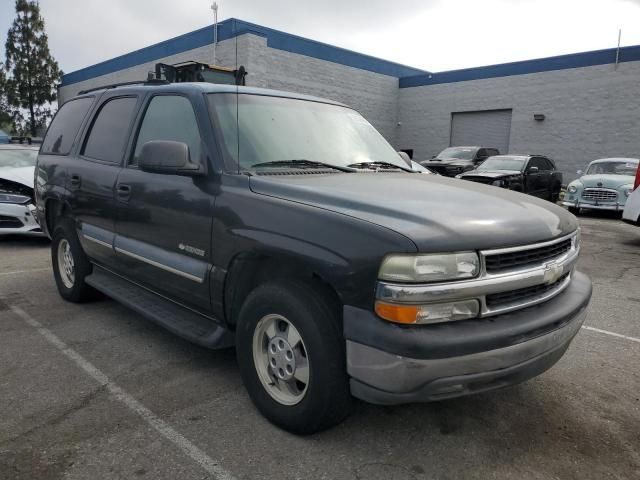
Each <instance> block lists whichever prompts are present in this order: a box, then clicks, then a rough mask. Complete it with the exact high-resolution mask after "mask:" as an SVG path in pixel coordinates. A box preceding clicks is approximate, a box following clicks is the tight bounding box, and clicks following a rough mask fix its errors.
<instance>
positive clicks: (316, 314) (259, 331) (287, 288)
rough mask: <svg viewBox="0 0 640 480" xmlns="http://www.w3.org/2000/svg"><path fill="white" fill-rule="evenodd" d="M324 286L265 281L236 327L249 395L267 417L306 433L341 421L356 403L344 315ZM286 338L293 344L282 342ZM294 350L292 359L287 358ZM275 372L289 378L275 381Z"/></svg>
mask: <svg viewBox="0 0 640 480" xmlns="http://www.w3.org/2000/svg"><path fill="white" fill-rule="evenodd" d="M320 291H321V290H320V288H318V289H316V288H314V287H313V286H311V285H307V284H304V283H293V282H277V283H268V284H264V285H262V286H260V287H258V288H257V289H255V290H254V291H253V292H252V293H251V294H250V295H249V296H248V297H247V299H246V301H245V303H244V304H243V306H242V308H241V310H240V314H239V318H238V324H237V328H236V352H237V357H238V364H239V366H240V374H241V375H242V380H243V382H244V385H245V387H246V389H247V391H248V393H249V396H250V397H251V400H252V401H253V403H254V404H255V406H256V408H257V409H258V410H259V411H260V412H261V413H262V414H263V415H264V416H265V417H266V418H267V419H268V420H269V421H270V422H272V423H273V424H275V425H277V426H279V427H280V428H283V429H284V430H288V431H289V432H292V433H296V434H301V435H306V434H311V433H315V432H318V431H321V430H324V429H326V428H329V427H332V426H334V425H337V424H338V423H340V422H341V421H342V420H343V419H344V418H346V417H347V415H348V414H349V412H350V410H351V403H352V398H351V394H350V392H349V381H348V376H347V372H346V360H345V357H346V354H345V341H344V337H343V335H342V328H341V322H340V318H339V313H338V311H337V309H336V308H332V302H331V301H330V300H329V299H328V298H326V297H325V296H324V295H323V294H321V293H319V292H320ZM269 325H272V326H273V327H274V328H273V329H271V331H270V332H269V331H268V330H269ZM285 327H286V328H285ZM291 327H293V329H292V328H291ZM296 332H297V334H298V335H296ZM298 336H299V338H300V340H301V341H299V342H296V339H297V338H298ZM270 338H271V339H272V340H271V341H270V340H269V339H270ZM281 339H285V340H292V342H291V343H290V344H289V343H288V342H287V343H285V345H284V347H283V345H282V343H284V342H282V343H281V342H280V340H281ZM281 347H282V348H281ZM276 350H277V351H276ZM290 353H292V355H291V356H290V357H291V358H293V359H294V362H293V363H292V364H289V363H286V362H288V361H289V360H287V358H290V357H288V355H290ZM276 359H277V360H278V361H277V362H276ZM271 362H273V363H271ZM283 362H284V363H283ZM269 364H271V365H275V368H274V369H272V368H273V367H269ZM304 365H306V366H307V369H306V372H307V376H306V377H305V375H304V372H305V369H304ZM292 366H293V368H291V370H288V369H289V367H292ZM284 369H287V371H286V372H285V371H284ZM274 372H275V373H274ZM291 372H293V374H291ZM278 374H281V376H282V374H284V375H285V377H290V378H285V380H279V379H278V380H274V379H275V378H277V375H278ZM296 377H298V378H301V379H302V380H297V379H296ZM282 378H284V377H282ZM305 378H306V383H304V379H305ZM269 382H271V383H270V384H271V386H268V384H269Z"/></svg>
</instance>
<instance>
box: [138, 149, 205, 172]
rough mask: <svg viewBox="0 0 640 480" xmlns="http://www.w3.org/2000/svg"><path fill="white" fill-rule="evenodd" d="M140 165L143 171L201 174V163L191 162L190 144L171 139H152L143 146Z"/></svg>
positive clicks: (139, 160)
mask: <svg viewBox="0 0 640 480" xmlns="http://www.w3.org/2000/svg"><path fill="white" fill-rule="evenodd" d="M138 167H139V168H140V170H142V171H143V172H152V173H164V174H167V175H187V176H191V175H201V174H202V173H203V172H202V169H201V168H200V165H197V164H195V163H191V158H190V154H189V146H188V145H187V144H186V143H182V142H174V141H171V140H152V141H150V142H147V143H145V144H144V145H143V146H142V151H141V153H140V158H139V159H138Z"/></svg>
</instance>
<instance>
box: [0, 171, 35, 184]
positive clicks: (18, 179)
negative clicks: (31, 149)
mask: <svg viewBox="0 0 640 480" xmlns="http://www.w3.org/2000/svg"><path fill="white" fill-rule="evenodd" d="M34 172H35V167H17V168H9V167H0V179H2V180H9V181H10V182H15V183H19V184H21V185H24V186H25V187H29V188H33V185H34V184H33V178H34V177H33V175H34Z"/></svg>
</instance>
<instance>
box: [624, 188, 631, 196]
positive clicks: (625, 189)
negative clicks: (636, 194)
mask: <svg viewBox="0 0 640 480" xmlns="http://www.w3.org/2000/svg"><path fill="white" fill-rule="evenodd" d="M623 192H624V196H625V197H628V196H629V195H631V192H633V187H625V188H624V190H623Z"/></svg>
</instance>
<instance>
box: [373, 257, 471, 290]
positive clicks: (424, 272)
mask: <svg viewBox="0 0 640 480" xmlns="http://www.w3.org/2000/svg"><path fill="white" fill-rule="evenodd" d="M479 271H480V259H479V258H478V254H477V253H475V252H458V253H446V254H424V255H388V256H386V257H385V259H384V260H383V261H382V265H381V266H380V271H379V272H378V278H379V279H380V280H388V281H392V282H411V283H427V282H442V281H447V280H462V279H465V278H473V277H475V276H477V275H478V272H479Z"/></svg>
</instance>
